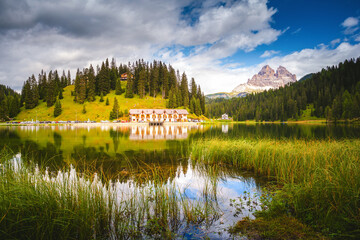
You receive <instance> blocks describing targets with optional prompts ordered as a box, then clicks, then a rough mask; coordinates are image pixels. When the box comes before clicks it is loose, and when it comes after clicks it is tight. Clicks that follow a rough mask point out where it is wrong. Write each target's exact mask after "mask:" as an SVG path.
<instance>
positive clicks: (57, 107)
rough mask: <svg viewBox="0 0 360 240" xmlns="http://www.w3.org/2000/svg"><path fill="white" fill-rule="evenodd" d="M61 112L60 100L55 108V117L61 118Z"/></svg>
mask: <svg viewBox="0 0 360 240" xmlns="http://www.w3.org/2000/svg"><path fill="white" fill-rule="evenodd" d="M61 112H62V109H61V103H60V100H59V99H58V100H57V101H56V103H55V107H54V117H57V116H60V114H61Z"/></svg>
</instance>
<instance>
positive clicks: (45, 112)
mask: <svg viewBox="0 0 360 240" xmlns="http://www.w3.org/2000/svg"><path fill="white" fill-rule="evenodd" d="M123 84H125V83H123ZM124 87H125V85H123V88H124ZM71 91H74V86H73V85H71V86H67V87H66V88H64V92H63V96H64V99H62V100H61V107H62V113H61V115H60V116H58V117H56V118H55V117H54V106H52V107H49V108H48V107H47V106H46V102H43V101H42V100H41V101H40V102H39V105H38V106H37V107H35V108H34V109H25V108H24V107H23V108H21V112H20V113H19V114H18V115H17V116H16V119H17V120H19V121H31V120H34V121H35V120H36V119H37V120H39V121H48V120H49V121H58V120H63V121H68V120H74V121H75V120H79V121H87V120H88V119H90V120H96V121H100V120H107V119H109V116H110V112H111V110H112V107H113V104H114V97H116V98H117V100H118V103H119V107H120V111H122V112H124V111H125V110H126V109H127V110H129V109H131V108H166V100H165V99H162V98H161V96H157V97H156V98H153V97H149V96H146V97H145V98H143V99H140V98H139V96H138V95H135V96H134V98H125V93H123V94H122V95H115V91H111V92H110V93H109V94H107V95H106V96H104V102H100V101H99V100H100V97H99V96H96V100H95V101H94V102H85V103H84V104H79V103H75V102H74V101H73V99H74V97H73V96H71ZM106 98H109V101H110V105H108V106H106V104H105V103H106ZM84 105H85V108H86V111H87V112H86V113H85V114H83V113H82V110H83V106H84Z"/></svg>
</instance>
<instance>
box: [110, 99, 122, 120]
mask: <svg viewBox="0 0 360 240" xmlns="http://www.w3.org/2000/svg"><path fill="white" fill-rule="evenodd" d="M119 114H120V112H119V104H118V101H117V99H116V97H114V105H113V108H112V110H111V112H110V120H113V119H118V118H119V117H120V115H119Z"/></svg>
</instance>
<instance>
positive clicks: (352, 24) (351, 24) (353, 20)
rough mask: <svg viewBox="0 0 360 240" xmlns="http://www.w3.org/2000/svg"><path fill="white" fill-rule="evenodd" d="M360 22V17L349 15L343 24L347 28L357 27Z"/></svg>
mask: <svg viewBox="0 0 360 240" xmlns="http://www.w3.org/2000/svg"><path fill="white" fill-rule="evenodd" d="M358 24H359V19H357V18H354V17H348V18H347V19H345V21H344V22H343V23H341V25H342V26H343V27H345V28H349V27H355V26H357V25H358Z"/></svg>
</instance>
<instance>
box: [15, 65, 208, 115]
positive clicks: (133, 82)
mask: <svg viewBox="0 0 360 240" xmlns="http://www.w3.org/2000/svg"><path fill="white" fill-rule="evenodd" d="M125 73H126V76H124V77H123V78H121V75H122V74H125ZM121 80H124V81H126V87H125V89H123V88H122V86H121ZM71 84H73V85H75V90H74V91H73V93H72V95H73V97H74V101H75V102H77V103H80V104H83V103H84V102H86V101H88V102H92V101H95V96H100V97H101V98H100V99H103V97H104V96H106V94H108V93H109V92H110V91H111V90H115V94H117V95H121V94H125V97H126V98H132V97H134V94H137V95H139V97H140V98H144V97H145V96H147V95H148V96H151V97H156V96H158V95H160V96H161V97H162V98H164V99H169V101H168V107H169V108H177V107H185V108H189V109H190V112H192V113H195V114H196V115H201V114H203V113H205V96H204V93H203V92H201V88H200V86H198V85H196V83H195V80H194V78H192V79H191V84H190V89H189V84H188V79H187V76H186V74H185V72H184V73H183V74H182V75H181V76H180V73H179V70H177V71H175V69H174V68H173V67H172V66H171V65H168V66H167V65H166V64H164V63H162V62H161V61H153V62H152V63H149V62H144V60H139V61H136V62H135V63H132V64H131V63H130V62H129V63H128V64H127V65H126V64H120V65H119V67H118V66H117V65H116V62H115V59H112V61H111V63H109V61H108V59H106V61H105V62H102V64H101V66H97V67H96V71H95V70H94V68H93V66H92V65H90V66H89V67H88V68H85V69H83V70H82V71H80V70H79V69H78V70H77V73H76V77H75V80H73V81H71V76H70V71H68V74H67V75H66V74H65V71H63V74H62V76H61V77H60V76H59V74H58V72H57V71H56V70H55V71H50V72H49V74H46V73H45V72H43V71H41V73H40V74H39V77H38V80H37V81H36V79H35V76H34V75H32V76H31V77H30V78H29V79H28V80H27V81H26V82H25V83H24V87H23V89H22V95H21V101H22V102H23V103H24V104H25V108H26V109H32V108H34V107H36V106H37V105H38V103H39V100H42V101H44V102H47V106H48V107H51V106H53V105H54V104H55V102H56V101H57V99H60V100H61V99H62V98H63V96H62V92H63V88H64V87H66V86H68V85H71Z"/></svg>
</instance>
